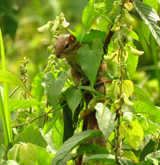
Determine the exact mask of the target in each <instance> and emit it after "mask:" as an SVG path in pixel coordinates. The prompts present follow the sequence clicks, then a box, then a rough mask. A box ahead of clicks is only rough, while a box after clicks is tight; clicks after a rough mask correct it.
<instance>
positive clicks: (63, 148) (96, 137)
mask: <svg viewBox="0 0 160 165" xmlns="http://www.w3.org/2000/svg"><path fill="white" fill-rule="evenodd" d="M42 1H43V0H42ZM8 2H9V1H6V2H0V4H2V7H3V6H6V4H8ZM44 2H45V1H44ZM58 2H59V1H54V2H52V3H53V4H54V5H53V6H54V7H53V8H54V9H55V10H56V11H58V10H59V11H60V10H61V9H60V8H58ZM25 3H26V4H28V3H27V2H25ZM32 3H33V6H34V7H35V9H36V11H34V12H37V13H39V14H40V15H41V16H40V15H36V14H35V13H32V12H31V10H32V8H30V10H29V11H30V12H31V14H30V17H27V19H23V22H21V23H20V25H19V31H18V33H17V34H18V35H17V36H18V37H17V39H16V41H15V43H14V44H13V46H12V43H9V40H8V39H7V37H5V36H4V38H5V46H6V47H7V46H8V48H7V49H6V51H7V53H6V54H7V60H8V61H7V64H6V57H5V54H4V45H3V42H2V37H1V55H2V70H0V82H2V83H3V84H4V86H3V90H2V87H0V89H1V92H0V110H1V111H0V112H1V114H0V115H1V116H0V144H1V146H0V159H1V161H0V164H6V165H7V164H8V165H9V164H15V165H17V164H20V165H25V164H27V165H30V164H36V165H44V164H45V165H50V164H52V165H54V164H55V165H56V164H58V165H60V164H62V165H63V164H78V160H79V158H80V157H81V155H84V157H83V156H82V161H83V164H84V165H85V164H109V165H112V164H113V165H115V164H123V165H124V164H125V165H132V164H133V165H135V164H139V165H142V164H156V165H157V164H158V162H159V159H160V156H159V153H160V144H159V138H160V131H159V130H160V126H159V124H160V122H159V121H160V120H159V119H160V114H159V109H160V108H159V107H158V106H155V105H159V93H158V91H160V89H158V87H160V78H159V66H158V60H159V57H158V56H157V54H158V53H157V52H158V51H157V50H159V47H158V46H160V36H159V30H160V29H159V20H160V18H159V16H158V14H157V12H156V11H158V7H159V6H158V0H155V1H154V2H152V1H151V0H144V1H143V2H139V1H136V0H135V1H134V2H132V3H131V2H129V1H128V0H96V1H95V0H90V1H89V2H88V4H87V3H86V6H85V7H84V10H83V11H81V12H82V23H79V24H78V23H77V20H78V19H79V18H78V19H75V20H74V22H76V23H75V24H76V26H75V25H74V23H71V26H70V29H73V31H71V30H69V32H70V33H72V34H73V35H74V36H75V38H76V43H78V44H82V46H81V47H80V48H79V50H78V51H77V56H76V54H74V55H75V56H74V58H75V59H76V62H77V63H76V64H75V66H74V67H72V69H73V70H74V69H75V67H77V68H78V69H77V70H78V71H79V70H81V69H82V70H83V71H84V73H83V71H81V72H80V73H82V74H85V76H86V77H85V78H86V79H88V80H89V81H88V80H87V84H82V82H83V80H82V79H80V81H79V83H78V84H76V86H75V85H74V82H73V80H72V78H71V75H70V74H71V73H72V74H74V72H73V70H72V69H71V73H70V71H68V70H69V66H68V65H67V64H66V62H65V61H64V59H57V58H56V57H55V50H54V43H55V42H56V39H55V35H60V34H62V32H63V33H64V31H65V28H66V27H68V25H69V23H68V20H69V15H70V12H71V11H70V10H67V12H66V13H67V15H66V16H67V17H66V19H65V17H64V14H63V13H61V14H60V16H57V17H56V18H55V20H54V21H49V19H50V17H51V16H49V15H52V14H49V13H48V16H46V18H47V20H44V18H43V17H42V16H43V15H44V13H43V10H44V11H46V8H45V5H44V7H42V8H41V7H40V5H41V2H38V1H37V2H36V3H35V2H33V1H32ZM48 3H49V4H51V2H48ZM61 3H62V4H63V2H62V1H61ZM77 3H78V2H76V1H73V0H72V1H71V0H69V1H67V2H64V4H68V5H69V4H71V5H72V7H71V8H74V6H76V5H77ZM80 3H81V5H82V4H83V2H80ZM26 4H25V5H24V4H21V5H22V6H23V7H26ZM44 4H46V2H45V3H44ZM0 6H1V5H0ZM27 6H29V4H28V5H27ZM78 7H79V6H78ZM132 7H134V8H135V10H133V12H132V11H131V12H130V10H132ZM43 8H45V9H43ZM76 9H77V8H76ZM26 11H27V12H28V8H27V7H26ZM26 11H24V13H25V12H26ZM48 11H49V10H48ZM2 12H4V13H6V15H5V17H4V16H3V18H2V19H1V20H2V23H3V25H5V26H3V27H4V29H3V30H4V31H5V33H8V34H10V36H11V37H12V38H14V34H15V29H16V26H17V25H16V21H15V14H14V13H13V9H12V7H11V4H10V5H8V8H7V9H6V7H4V8H3V11H0V14H2ZM78 12H79V11H78V9H77V11H76V13H78ZM136 12H137V13H138V14H139V15H140V18H141V19H142V20H140V21H139V19H138V17H137V15H136V14H135V13H136ZM22 13H23V11H22ZM24 13H23V14H24ZM28 13H29V12H28ZM130 13H132V14H131V15H130ZM24 15H25V14H24ZM33 15H34V17H33ZM56 15H57V14H56ZM56 15H55V16H56ZM71 15H73V14H71ZM31 16H32V17H31ZM132 16H133V18H134V19H133V18H132ZM23 17H25V16H22V17H20V18H19V20H22V18H23ZM52 17H53V15H52ZM73 17H75V15H73ZM4 18H6V20H10V21H9V24H10V23H13V26H12V28H10V27H9V26H8V25H7V24H8V23H7V22H6V20H4ZM37 18H38V19H37ZM34 19H35V20H39V22H38V24H37V22H36V21H35V20H34ZM66 20H67V21H66ZM44 21H45V22H47V23H46V24H45V25H43V26H42V25H40V26H41V27H40V28H38V30H39V31H41V32H42V31H45V33H43V34H42V33H41V34H40V33H38V32H37V31H36V30H35V29H37V27H38V26H39V24H44ZM25 27H30V28H28V29H27V30H26V31H25ZM74 27H75V29H74ZM9 28H10V29H9ZM32 28H33V29H34V30H33V29H32ZM132 28H133V29H132ZM139 28H140V29H141V30H140V33H139V31H138V29H139ZM30 29H31V31H33V33H32V34H31V33H29V30H30ZM47 29H50V30H51V37H52V41H49V40H48V38H49V36H48V34H47V32H46V30H47ZM29 34H31V35H29ZM22 38H23V39H22ZM18 41H19V42H18ZM40 41H43V42H40ZM43 44H44V45H43ZM149 44H150V46H149ZM48 45H50V46H48ZM43 46H44V47H43ZM47 46H48V53H49V55H50V56H49V58H48V63H47V60H46V57H47V55H46V47H47ZM21 47H22V48H21ZM42 47H43V48H42ZM11 49H12V50H11ZM137 49H139V50H137ZM141 50H144V51H141ZM19 51H21V52H23V54H26V55H27V58H30V61H31V62H30V63H29V65H28V62H29V60H28V59H26V58H25V59H24V61H22V65H21V66H20V68H21V69H20V71H21V75H20V78H19V77H18V76H16V75H18V74H17V73H16V72H15V71H14V69H12V65H15V66H14V67H16V68H17V63H16V62H15V61H18V62H19V61H20V60H21V58H22V56H21V55H22V54H21V53H20V52H19ZM148 52H149V53H150V54H151V55H149V56H148V57H147V53H148ZM143 53H144V55H143V56H141V55H142V54H143ZM15 54H16V57H17V58H18V60H17V59H15V60H14V55H15ZM8 55H9V56H10V57H9V56H8ZM12 56H13V57H12ZM152 56H153V57H152ZM146 57H147V58H146ZM152 58H153V61H154V64H155V65H154V67H155V68H153V66H149V67H148V66H147V67H146V68H145V67H144V68H140V66H141V67H142V66H143V64H144V63H145V62H146V61H149V62H151V61H152ZM144 59H145V60H144ZM9 60H13V61H9ZM141 61H142V62H141ZM11 62H12V65H8V64H10V63H11ZM72 62H73V63H74V59H72ZM34 63H35V67H34V68H32V66H33V65H34ZM101 63H103V64H107V66H108V67H107V72H102V73H101V74H100V75H99V77H97V75H98V73H99V70H100V69H101V68H100V65H101ZM26 65H27V67H26ZM45 66H46V67H45ZM14 67H13V68H14ZM6 68H9V69H8V70H13V71H12V72H14V73H16V74H13V73H11V72H9V71H7V70H6ZM35 68H36V69H35ZM44 68H45V69H44ZM149 68H153V69H155V75H153V72H152V73H151V74H150V75H151V76H150V78H149V76H148V75H147V76H146V75H144V71H148V70H149V71H151V70H150V69H149ZM141 70H143V72H142V71H141ZM27 71H28V72H27ZM140 71H141V72H140ZM31 73H33V75H34V76H33V75H32V76H33V77H34V78H33V77H32V76H31V77H30V75H31ZM146 73H147V72H146ZM136 75H138V76H137V77H135V76H136ZM73 76H74V75H73ZM102 76H103V77H102ZM104 77H105V78H107V79H105V78H104ZM74 78H75V77H74ZM80 78H81V77H80ZM155 78H157V79H156V80H155ZM99 79H100V80H101V79H102V82H101V81H100V82H99ZM150 79H151V80H154V85H153V84H152V83H149V80H150ZM22 80H23V82H22ZM97 80H98V81H97ZM88 82H90V83H88ZM155 82H156V83H155ZM8 84H12V85H16V86H17V87H16V89H15V90H14V91H13V92H12V93H11V94H10V95H9V92H8ZM104 84H106V88H107V90H106V96H104V95H103V94H102V93H100V90H99V89H101V90H103V89H102V88H101V87H102V86H103V85H104ZM134 84H136V85H134ZM144 84H145V85H146V86H145V85H144ZM148 84H149V85H148ZM150 84H152V85H151V86H150ZM155 84H156V85H155ZM157 84H158V85H157ZM147 85H148V86H147ZM9 86H10V85H9ZM138 86H139V87H138ZM19 87H21V88H20V90H21V91H22V90H23V91H22V92H21V91H19V89H18V88H19ZM140 87H141V88H140ZM97 88H99V89H97ZM96 90H98V91H96ZM19 92H21V93H20V94H19ZM15 93H17V95H16V96H13V94H15ZM30 93H31V94H30ZM9 97H13V98H10V99H9ZM30 97H33V98H30ZM157 100H158V101H157ZM94 112H95V117H96V120H97V122H98V126H97V129H98V127H99V129H98V130H85V129H86V128H85V127H87V126H86V125H85V122H87V118H88V117H89V116H90V113H92V114H94ZM92 114H91V115H92ZM92 122H93V123H94V122H95V121H92ZM2 124H3V127H2ZM88 127H90V128H92V127H94V128H96V127H95V125H94V124H93V125H92V123H91V124H90V125H88ZM83 130H85V131H83ZM12 133H13V137H14V138H13V137H12V135H11V134H12ZM101 139H103V140H104V141H106V144H105V145H103V144H104V143H103V141H101ZM10 142H11V143H10ZM9 143H10V144H9ZM94 143H96V144H94ZM97 143H98V144H97ZM102 143H103V144H102ZM4 144H5V145H4ZM99 145H100V146H99Z"/></svg>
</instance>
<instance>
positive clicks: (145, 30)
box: [142, 22, 151, 45]
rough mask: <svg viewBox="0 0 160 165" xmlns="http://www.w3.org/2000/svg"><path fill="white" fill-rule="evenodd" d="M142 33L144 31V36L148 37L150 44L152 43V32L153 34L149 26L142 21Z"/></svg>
mask: <svg viewBox="0 0 160 165" xmlns="http://www.w3.org/2000/svg"><path fill="white" fill-rule="evenodd" d="M142 33H143V36H144V38H145V39H146V41H147V43H148V45H150V34H151V32H150V29H149V27H148V26H147V25H146V24H145V23H144V22H142Z"/></svg>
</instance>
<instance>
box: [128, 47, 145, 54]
mask: <svg viewBox="0 0 160 165" xmlns="http://www.w3.org/2000/svg"><path fill="white" fill-rule="evenodd" d="M128 48H129V50H130V51H131V53H132V54H133V55H136V56H141V55H143V54H144V51H140V50H137V49H135V48H133V47H132V46H131V45H128Z"/></svg>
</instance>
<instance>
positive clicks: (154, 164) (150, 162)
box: [145, 157, 159, 165]
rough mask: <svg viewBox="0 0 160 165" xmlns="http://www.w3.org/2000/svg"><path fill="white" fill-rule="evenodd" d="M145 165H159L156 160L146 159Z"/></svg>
mask: <svg viewBox="0 0 160 165" xmlns="http://www.w3.org/2000/svg"><path fill="white" fill-rule="evenodd" d="M145 164H146V165H159V163H158V159H155V158H150V157H148V158H147V160H146V161H145Z"/></svg>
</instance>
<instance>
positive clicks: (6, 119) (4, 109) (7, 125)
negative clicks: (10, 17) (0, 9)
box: [0, 29, 13, 146]
mask: <svg viewBox="0 0 160 165" xmlns="http://www.w3.org/2000/svg"><path fill="white" fill-rule="evenodd" d="M0 42H1V58H2V70H6V59H5V53H4V45H3V39H2V33H1V29H0ZM1 96H2V95H1ZM3 98H4V100H2V98H0V99H1V102H2V103H3V104H2V105H3V106H1V109H0V110H1V117H2V118H3V120H2V122H3V129H4V133H5V134H4V135H5V136H4V140H5V145H6V146H7V145H8V144H9V143H11V142H12V141H13V138H12V127H11V115H10V110H9V106H8V105H9V91H8V84H7V83H3Z"/></svg>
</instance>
